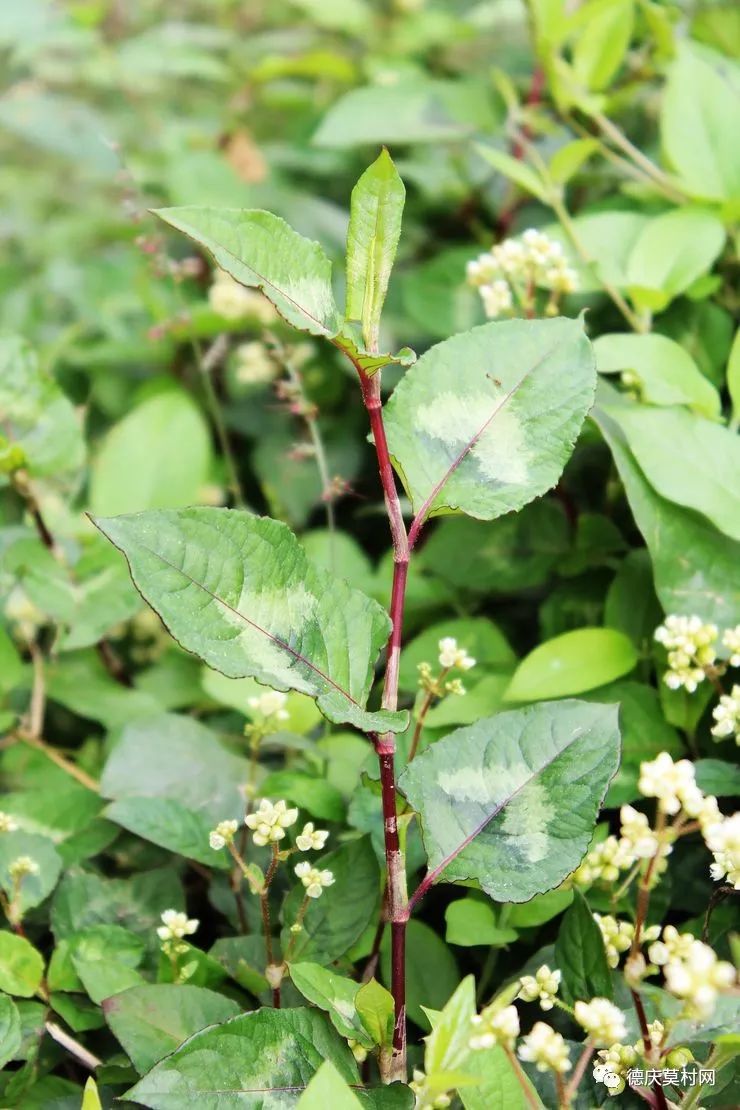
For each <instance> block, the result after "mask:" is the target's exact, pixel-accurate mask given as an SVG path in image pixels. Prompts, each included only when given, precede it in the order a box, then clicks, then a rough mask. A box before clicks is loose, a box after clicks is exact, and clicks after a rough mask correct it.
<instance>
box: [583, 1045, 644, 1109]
mask: <svg viewBox="0 0 740 1110" xmlns="http://www.w3.org/2000/svg"><path fill="white" fill-rule="evenodd" d="M596 1057H597V1059H596V1060H595V1061H594V1069H593V1077H594V1079H595V1080H596V1082H597V1083H606V1085H607V1087H608V1088H609V1094H610V1095H612V1096H613V1095H620V1094H621V1093H622V1091H623V1090H624V1088H625V1087H626V1086H627V1072H628V1071H629V1070H630V1068H632V1067H634V1065H635V1064H636V1062H637V1050H636V1049H635V1048H634V1047H633V1046H632V1045H629V1044H613V1045H610V1046H609V1048H602V1049H600V1050H599V1051H598V1052H597V1053H596ZM612 1076H613V1077H614V1078H613V1079H611V1078H609V1077H612Z"/></svg>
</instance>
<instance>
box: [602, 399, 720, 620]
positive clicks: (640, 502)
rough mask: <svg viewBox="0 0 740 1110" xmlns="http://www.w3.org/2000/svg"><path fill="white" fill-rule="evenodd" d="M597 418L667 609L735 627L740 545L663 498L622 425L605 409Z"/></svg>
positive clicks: (656, 586) (662, 601)
mask: <svg viewBox="0 0 740 1110" xmlns="http://www.w3.org/2000/svg"><path fill="white" fill-rule="evenodd" d="M594 419H595V420H596V422H597V423H598V426H599V428H600V429H601V431H602V433H603V435H604V438H605V439H606V441H607V443H608V444H609V447H610V448H611V451H612V455H613V456H614V461H615V463H616V465H617V469H618V471H619V474H620V477H621V479H622V482H623V483H624V487H625V492H626V494H627V498H628V500H629V503H630V508H631V509H632V512H633V514H634V516H635V522H636V524H637V527H638V528H639V529H640V531H641V532H642V534H643V536H644V537H645V542H646V543H647V546H648V550H649V552H650V557H651V559H652V562H653V569H654V572H655V589H656V592H657V594H658V597H659V598H660V601H661V604H662V605H663V607H664V609H665V611H666V612H667V613H696V614H698V615H699V616H700V617H701V618H702V619H703V620H705V621H715V622H716V623H717V624H719V625H720V626H721V625H735V624H736V623H737V620H738V614H739V613H740V543H738V542H737V541H736V540H731V539H729V538H728V537H727V536H723V535H722V533H721V532H718V531H717V530H716V529H715V528H713V527H712V526H711V524H709V523H708V522H707V521H706V520H705V519H704V518H703V517H702V516H701V515H700V514H699V513H697V512H693V511H692V510H690V509H684V508H681V507H680V506H679V505H675V504H673V503H672V502H670V501H667V500H665V499H664V498H663V497H660V495H659V494H657V493H656V492H655V490H654V489H653V488H652V486H651V485H650V484H649V483H648V481H647V480H646V478H645V475H644V474H643V472H642V471H641V470H640V468H639V466H638V465H637V463H636V461H635V458H634V455H633V454H632V452H631V451H630V450H629V447H628V446H627V442H626V439H625V436H624V433H623V432H622V431H621V429H620V427H619V425H618V424H617V423H616V422H615V421H614V420H613V419H612V418H611V416H609V415H607V412H606V411H605V410H604V409H603V408H601V407H600V408H599V409H597V410H596V412H595V414H594ZM674 457H675V456H674ZM677 552H680V553H681V557H680V559H679V558H676V553H677Z"/></svg>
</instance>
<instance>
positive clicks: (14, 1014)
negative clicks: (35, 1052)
mask: <svg viewBox="0 0 740 1110" xmlns="http://www.w3.org/2000/svg"><path fill="white" fill-rule="evenodd" d="M20 1047H21V1018H20V1014H19V1013H18V1007H17V1006H16V1004H15V1002H14V1001H13V999H12V998H9V997H8V995H7V994H0V1069H1V1068H4V1067H5V1065H6V1064H7V1063H9V1062H10V1061H11V1060H12V1059H13V1058H14V1057H15V1054H16V1052H17V1051H18V1049H19V1048H20Z"/></svg>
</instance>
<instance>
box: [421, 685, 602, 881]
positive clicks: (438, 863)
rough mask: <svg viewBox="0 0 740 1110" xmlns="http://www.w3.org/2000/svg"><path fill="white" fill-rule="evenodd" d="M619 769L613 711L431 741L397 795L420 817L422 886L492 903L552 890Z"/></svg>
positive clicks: (568, 712)
mask: <svg viewBox="0 0 740 1110" xmlns="http://www.w3.org/2000/svg"><path fill="white" fill-rule="evenodd" d="M618 763H619V729H618V727H617V707H616V706H613V705H590V704H588V703H586V702H579V701H562V702H539V703H538V704H536V705H532V706H528V707H527V708H526V709H518V710H514V711H513V712H509V713H499V714H498V715H497V716H495V717H491V718H489V719H488V720H483V721H479V722H478V723H477V724H475V725H471V726H470V727H469V728H463V729H458V730H457V731H456V732H453V733H451V734H450V735H449V736H446V737H445V738H444V739H443V740H439V741H437V743H436V744H433V745H432V746H431V747H430V748H428V749H427V751H426V752H424V753H423V754H422V755H420V756H418V757H417V758H416V759H415V760H414V762H413V763H412V764H411V765H410V766H409V767H408V768H407V769H406V770H405V771H404V773H403V774H402V775H401V777H400V780H399V786H400V788H401V790H402V791H403V792H404V794H405V795H406V797H407V798H408V800H409V801H410V803H411V805H412V806H413V807H414V809H416V810H417V811H418V812H419V814H420V817H421V822H422V832H423V837H424V845H425V847H426V850H427V855H428V857H429V873H428V875H427V881H429V879H433V880H436V879H438V878H439V879H442V880H444V881H445V882H455V881H457V880H461V879H477V880H478V882H479V883H480V885H481V886H482V888H483V889H484V890H485V891H486V893H487V894H489V895H490V896H491V897H492V898H495V899H496V900H497V901H499V902H525V901H526V900H527V899H528V898H531V897H532V895H534V894H538V893H541V892H542V891H545V890H549V889H551V888H552V887H554V886H557V885H558V884H559V883H560V882H562V880H563V879H564V878H565V876H566V875H569V874H570V872H571V871H573V870H574V868H576V867H577V866H578V864H579V862H580V860H581V859H582V857H583V855H584V853H585V852H586V850H587V848H588V845H589V842H590V839H591V836H592V832H593V826H594V822H595V820H596V814H597V813H598V810H599V806H600V805H601V803H602V801H603V798H604V795H605V793H606V788H607V786H608V784H609V781H610V779H611V778H612V776H613V775H614V773H615V771H616V769H617V766H618Z"/></svg>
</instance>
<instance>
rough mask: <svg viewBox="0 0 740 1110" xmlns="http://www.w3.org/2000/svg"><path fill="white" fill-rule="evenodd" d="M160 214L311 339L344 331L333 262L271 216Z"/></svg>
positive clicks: (246, 212) (191, 211)
mask: <svg viewBox="0 0 740 1110" xmlns="http://www.w3.org/2000/svg"><path fill="white" fill-rule="evenodd" d="M156 215H158V216H159V217H160V218H161V219H163V220H164V221H165V223H168V224H170V225H171V226H172V227H174V228H177V230H178V231H183V232H185V234H186V235H189V236H190V238H191V239H194V240H195V242H196V243H199V244H200V246H202V247H203V248H204V249H205V250H206V251H208V253H209V254H210V255H211V256H212V257H213V259H214V261H215V262H216V263H217V265H219V266H220V267H221V269H222V270H225V271H226V272H227V273H228V274H231V276H232V277H233V278H235V279H236V280H237V281H238V282H240V283H241V284H242V285H247V286H250V287H251V288H253V289H261V290H262V292H263V293H264V294H265V296H266V297H267V298H268V299H269V300H271V301H272V303H273V304H274V305H275V308H276V309H277V310H278V312H279V313H280V315H281V316H283V317H284V319H285V320H286V321H287V322H288V323H289V324H292V325H293V327H296V328H299V329H300V330H301V331H307V332H309V333H310V334H311V335H325V336H332V335H335V334H336V332H337V330H338V328H339V317H338V312H337V306H336V304H335V303H334V294H333V293H332V287H331V262H330V260H329V259H328V257H327V256H326V254H325V253H324V250H323V249H322V247H321V246H320V245H319V244H318V243H314V242H312V241H311V240H310V239H306V238H304V236H303V235H299V234H298V232H297V231H294V230H293V228H292V227H291V226H290V224H287V223H286V222H285V220H282V219H281V218H280V217H279V216H275V215H273V213H272V212H263V211H262V210H261V209H258V208H255V209H249V208H243V209H242V208H195V207H193V208H189V207H186V208H160V209H157V212H156Z"/></svg>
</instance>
